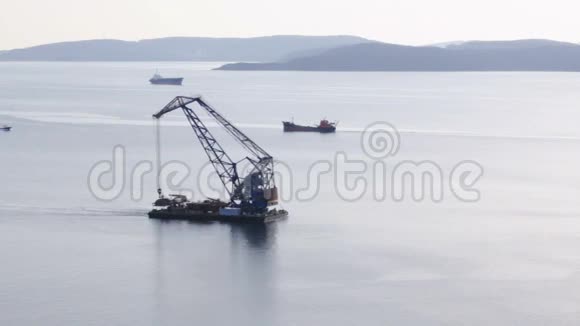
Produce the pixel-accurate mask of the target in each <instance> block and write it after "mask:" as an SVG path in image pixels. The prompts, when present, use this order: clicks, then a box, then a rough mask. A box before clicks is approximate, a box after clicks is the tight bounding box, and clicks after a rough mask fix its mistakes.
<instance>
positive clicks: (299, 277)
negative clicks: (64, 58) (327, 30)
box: [0, 63, 580, 325]
mask: <svg viewBox="0 0 580 326" xmlns="http://www.w3.org/2000/svg"><path fill="white" fill-rule="evenodd" d="M214 66H216V64H212V63H70V64H69V63H0V75H1V76H2V78H0V124H4V123H5V124H10V125H12V126H13V127H14V130H13V131H12V132H9V133H0V147H1V149H2V150H1V151H0V158H1V159H0V173H1V174H0V175H1V179H0V239H1V240H0V261H1V262H2V266H1V267H0V324H1V325H38V324H42V325H162V324H165V325H391V324H392V325H466V324H467V325H513V324H516V323H518V324H525V325H547V324H550V325H577V324H578V321H579V320H580V292H579V291H578V289H579V288H580V252H579V251H578V248H579V247H580V205H579V203H578V199H579V198H580V187H578V185H579V184H580V172H579V169H578V166H579V163H580V152H579V148H580V129H579V128H578V124H579V121H580V92H579V90H580V75H579V74H573V73H311V72H222V71H211V70H210V68H212V67H214ZM155 69H159V71H160V72H161V73H162V74H164V75H167V76H169V75H179V76H183V77H185V83H184V86H182V87H163V86H161V87H159V86H157V87H155V86H151V85H148V83H147V79H148V78H149V77H150V76H151V75H152V74H153V73H154V71H155ZM194 94H202V95H203V96H204V97H205V98H206V99H207V100H208V101H209V102H210V103H211V104H213V105H214V106H215V107H216V109H218V110H219V111H220V112H221V113H223V114H224V115H225V116H226V117H227V118H229V119H231V120H232V121H234V122H235V123H236V124H237V125H239V126H240V128H242V129H243V130H244V131H246V132H247V134H248V135H249V136H251V137H252V138H253V139H254V140H256V142H257V143H258V144H260V145H261V146H263V147H264V148H265V149H267V150H268V151H269V152H270V153H271V154H272V155H273V156H275V157H276V158H277V159H279V160H281V161H282V162H284V163H285V164H286V166H288V167H290V171H291V173H292V177H293V178H292V181H293V184H292V190H294V191H295V190H296V189H298V188H301V187H305V186H306V184H307V181H308V171H309V168H310V167H311V166H312V165H313V164H314V163H315V162H318V161H329V162H331V161H333V160H334V158H335V157H336V153H344V154H345V155H347V156H348V158H350V159H359V160H364V161H365V162H367V163H369V164H370V163H372V160H371V159H370V158H368V157H366V156H365V154H364V151H363V150H362V148H361V131H362V130H363V129H364V128H365V127H366V126H368V125H370V124H372V123H373V122H376V121H388V122H390V123H391V124H393V125H394V126H396V128H397V129H398V130H399V132H400V150H399V152H398V153H397V155H395V156H393V157H389V158H388V159H387V160H386V161H385V162H386V166H387V170H388V171H392V168H393V167H394V166H395V165H396V164H397V163H399V162H403V161H406V160H409V161H413V162H420V161H427V160H428V161H432V162H434V163H436V164H437V165H438V166H439V167H440V168H441V171H442V172H443V175H444V177H445V178H444V181H445V182H444V193H443V195H444V198H443V200H442V201H441V202H439V203H435V202H432V201H430V200H423V201H419V202H416V201H413V200H411V199H410V198H408V197H407V198H406V199H405V200H403V201H401V202H396V201H394V200H392V199H391V198H390V196H389V195H387V196H386V197H387V198H386V199H384V200H379V201H377V200H375V199H374V197H373V193H372V192H371V191H367V192H366V193H365V194H364V195H363V196H362V198H360V199H358V200H354V201H345V200H343V199H341V196H340V194H338V193H337V191H336V189H335V180H334V174H333V173H332V172H331V173H328V174H325V175H323V176H322V177H321V178H320V183H319V187H318V194H317V195H316V196H315V197H314V198H313V199H311V200H308V201H301V200H298V199H297V198H291V199H289V200H286V201H285V202H284V203H283V206H284V208H286V209H287V210H289V211H290V218H289V219H288V220H287V221H285V222H282V223H276V224H272V225H268V226H235V225H226V224H193V223H181V222H179V223H160V222H158V221H152V220H149V219H147V217H146V212H147V210H148V208H149V207H150V204H151V202H152V201H153V200H154V198H155V182H154V180H153V178H152V176H151V174H148V175H147V176H146V177H145V178H144V181H143V190H144V194H143V198H141V199H140V200H134V199H132V196H131V188H130V181H131V180H132V179H131V178H130V175H128V173H129V172H130V170H131V168H132V167H134V166H135V165H136V164H137V163H138V162H141V161H144V160H145V161H147V160H149V161H150V160H154V157H155V153H154V142H155V137H154V136H155V128H154V125H153V122H152V120H151V114H153V113H155V112H156V111H158V110H159V109H161V108H162V107H163V106H164V105H165V104H166V103H168V102H169V101H170V100H171V99H172V98H173V97H174V96H176V95H194ZM292 117H293V118H294V119H295V121H296V122H303V123H313V122H315V121H317V120H319V119H321V118H324V117H327V118H329V119H332V120H339V121H340V124H339V132H337V133H336V134H333V135H318V134H284V133H283V132H282V131H281V123H280V122H281V121H282V120H288V119H291V118H292ZM183 122H184V118H183V116H181V115H180V113H179V112H175V113H173V114H171V115H170V116H168V117H167V118H165V119H164V120H163V122H162V125H163V128H162V140H163V142H162V152H163V155H162V157H163V160H164V161H171V160H178V161H181V162H185V163H187V164H188V165H189V166H190V168H191V170H192V171H193V173H192V175H191V176H190V177H189V178H188V179H187V180H186V181H185V182H184V184H183V185H182V187H183V188H192V189H195V186H194V184H196V183H197V182H198V180H199V178H198V177H197V174H196V171H197V170H198V169H199V168H201V167H202V166H203V164H204V163H205V155H204V154H203V152H202V151H201V148H200V146H199V144H198V143H197V140H196V139H195V137H194V135H193V133H192V131H191V130H190V129H188V127H187V126H186V125H184V124H183ZM208 122H210V121H209V120H208ZM210 125H211V123H210ZM212 130H213V131H214V132H215V133H216V134H217V135H218V136H219V133H220V131H219V129H212ZM223 141H224V146H228V148H231V150H232V152H233V153H235V154H238V153H237V148H236V147H235V146H234V145H235V143H233V142H232V141H231V140H227V139H226V138H223ZM116 145H122V146H123V148H124V149H125V151H126V152H125V153H126V165H127V169H128V171H129V172H127V174H125V175H124V178H125V181H126V185H125V188H124V189H123V191H122V193H121V195H120V196H119V197H118V198H117V199H115V200H113V201H102V200H98V199H96V198H95V197H94V196H93V195H92V194H91V192H90V191H89V187H88V185H87V178H88V175H89V171H90V169H91V168H92V167H93V166H94V165H95V164H96V163H97V162H99V161H103V160H111V157H112V152H113V148H114V147H115V146H116ZM465 160H470V161H475V162H477V163H478V164H480V165H481V166H482V167H483V169H484V175H483V177H482V178H481V179H480V180H479V181H478V182H477V184H476V188H477V189H478V190H479V191H480V194H481V199H480V200H479V201H477V202H472V203H467V202H462V201H460V200H458V199H457V198H456V197H454V196H453V193H452V192H451V191H450V189H449V187H448V184H449V182H447V181H448V180H447V179H448V175H449V173H450V171H452V169H453V167H454V166H455V165H456V164H457V163H459V162H461V161H465ZM363 177H364V178H365V179H366V180H367V181H368V182H369V183H372V181H373V180H375V179H376V176H375V175H373V174H372V173H371V172H369V171H366V172H365V173H364V174H363ZM105 179H106V178H105ZM109 181H110V180H109ZM214 181H215V180H214ZM106 182H107V181H106V180H105V183H106ZM388 189H389V187H387V193H389V191H388ZM294 191H293V192H292V194H293V193H294ZM198 195H199V194H198ZM294 197H295V196H294Z"/></svg>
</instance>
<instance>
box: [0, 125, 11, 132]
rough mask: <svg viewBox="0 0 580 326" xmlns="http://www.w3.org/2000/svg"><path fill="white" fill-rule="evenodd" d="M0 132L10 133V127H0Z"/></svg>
mask: <svg viewBox="0 0 580 326" xmlns="http://www.w3.org/2000/svg"><path fill="white" fill-rule="evenodd" d="M0 130H4V131H10V130H12V127H10V126H2V127H0Z"/></svg>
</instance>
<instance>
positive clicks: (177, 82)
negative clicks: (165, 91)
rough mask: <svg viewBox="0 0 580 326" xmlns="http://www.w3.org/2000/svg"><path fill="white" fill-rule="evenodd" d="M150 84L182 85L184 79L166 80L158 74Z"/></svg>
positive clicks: (152, 78) (150, 80)
mask: <svg viewBox="0 0 580 326" xmlns="http://www.w3.org/2000/svg"><path fill="white" fill-rule="evenodd" d="M149 82H150V83H151V84H153V85H181V83H182V82H183V78H164V77H162V76H161V75H160V74H158V73H156V74H155V75H153V77H151V79H149Z"/></svg>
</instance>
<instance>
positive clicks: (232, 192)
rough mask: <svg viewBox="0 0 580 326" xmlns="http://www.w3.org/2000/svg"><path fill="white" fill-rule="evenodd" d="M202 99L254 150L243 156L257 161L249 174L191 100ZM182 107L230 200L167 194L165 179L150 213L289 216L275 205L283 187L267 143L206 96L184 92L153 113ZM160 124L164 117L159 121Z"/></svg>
mask: <svg viewBox="0 0 580 326" xmlns="http://www.w3.org/2000/svg"><path fill="white" fill-rule="evenodd" d="M195 103H197V104H198V105H199V106H200V107H201V108H203V109H205V111H207V113H208V114H209V115H210V116H211V117H213V118H214V119H215V120H216V121H217V122H218V124H219V125H221V126H222V127H223V128H224V129H225V130H226V131H227V132H228V133H229V134H230V136H232V137H233V138H234V139H235V140H236V141H237V142H238V143H239V144H240V145H241V146H242V147H243V148H244V149H246V150H247V151H248V152H249V153H250V155H249V156H247V157H246V158H245V159H243V160H242V161H247V162H249V163H250V164H251V166H252V169H251V171H250V172H249V174H248V175H246V176H240V175H239V173H238V169H237V166H238V164H239V163H240V162H242V161H239V162H235V161H233V160H232V159H231V158H230V156H229V155H228V154H227V153H226V152H225V150H224V149H223V148H222V146H221V145H220V144H219V143H218V141H217V140H216V139H215V137H214V136H213V135H212V134H211V132H210V131H209V130H208V129H207V127H206V126H205V125H204V123H203V122H202V121H201V119H200V118H199V116H198V115H197V113H196V112H195V111H194V110H193V109H192V108H190V107H189V106H188V105H190V104H195ZM177 109H181V110H182V111H183V113H184V114H185V116H186V118H187V121H188V122H189V124H190V125H191V128H192V129H193V131H194V133H195V135H196V136H197V138H198V140H199V141H200V143H201V145H202V147H203V149H204V151H205V153H206V155H207V156H208V158H209V161H210V163H211V164H212V165H213V167H214V169H215V171H216V172H217V175H218V177H219V178H220V180H221V182H222V184H223V185H224V187H225V189H226V191H227V193H228V195H229V197H230V198H229V202H225V201H221V200H216V199H207V200H205V201H202V202H190V201H189V200H188V199H187V198H186V197H185V196H183V195H169V197H166V196H164V195H163V191H162V190H161V188H160V186H159V184H160V182H159V171H158V174H157V176H158V180H157V183H158V187H157V188H158V189H157V193H158V195H159V198H158V199H157V200H156V201H155V203H154V204H153V205H154V208H153V210H151V211H150V212H149V217H150V218H154V219H162V220H198V221H220V222H234V223H247V222H254V223H256V222H258V223H267V222H272V221H276V220H280V219H285V218H287V217H288V212H287V211H285V210H283V209H277V208H274V206H276V205H277V204H278V188H277V187H276V185H275V183H274V159H273V157H272V156H271V155H270V154H268V153H267V152H266V151H265V150H264V149H262V148H261V147H260V146H258V145H257V144H256V143H255V142H254V141H252V140H251V139H250V138H249V137H248V136H246V135H245V134H244V133H243V132H242V131H241V130H239V129H238V128H236V127H235V126H234V125H233V124H231V123H230V122H229V121H228V120H226V119H225V118H224V117H223V116H222V115H221V114H219V113H218V112H217V111H216V110H215V109H213V108H212V107H211V106H210V105H209V104H207V103H206V102H205V101H204V100H203V99H202V98H201V96H198V97H185V96H178V97H176V98H175V99H173V100H172V101H171V102H169V104H167V105H166V106H165V107H164V108H163V109H161V111H159V112H157V113H156V114H154V115H153V117H154V118H155V119H157V121H159V119H160V118H161V117H162V116H164V115H165V114H167V113H169V112H172V111H174V110H177ZM158 130H159V123H158ZM159 143H160V142H159V137H158V139H157V166H158V168H159V167H160V166H161V162H160V157H159V150H160V149H159V147H160V146H159Z"/></svg>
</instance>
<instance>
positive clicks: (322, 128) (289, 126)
mask: <svg viewBox="0 0 580 326" xmlns="http://www.w3.org/2000/svg"><path fill="white" fill-rule="evenodd" d="M282 124H284V132H320V133H332V132H335V131H336V122H329V121H328V120H326V119H324V120H320V123H319V124H318V126H300V125H297V124H295V123H294V122H293V121H292V122H289V121H282Z"/></svg>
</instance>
